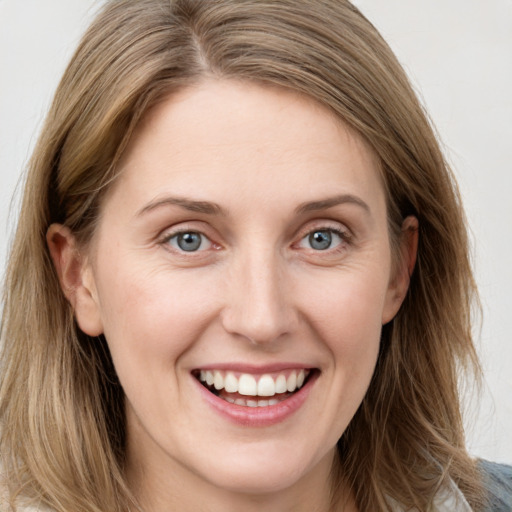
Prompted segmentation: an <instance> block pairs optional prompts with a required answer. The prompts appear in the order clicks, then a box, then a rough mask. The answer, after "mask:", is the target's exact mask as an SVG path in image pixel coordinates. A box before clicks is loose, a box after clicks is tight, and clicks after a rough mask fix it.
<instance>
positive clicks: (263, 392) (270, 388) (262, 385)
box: [258, 375, 276, 396]
mask: <svg viewBox="0 0 512 512" xmlns="http://www.w3.org/2000/svg"><path fill="white" fill-rule="evenodd" d="M275 394H276V383H275V382H274V379H273V378H272V377H271V376H270V375H263V376H261V377H260V380H259V381H258V396H274V395H275Z"/></svg>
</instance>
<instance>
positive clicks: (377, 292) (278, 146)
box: [74, 80, 407, 493]
mask: <svg viewBox="0 0 512 512" xmlns="http://www.w3.org/2000/svg"><path fill="white" fill-rule="evenodd" d="M403 274H404V272H401V273H400V274H398V275H393V274H392V255H391V252H390V241H389V235H388V229H387V218H386V201H385V195H384V189H383V185H382V183H381V179H380V177H379V172H378V164H377V161H376V159H375V157H374V155H373V153H372V152H371V151H370V149H369V147H368V146H367V145H366V144H365V143H364V142H363V141H362V140H361V138H360V137H358V136H357V135H356V134H355V133H354V132H352V131H351V130H349V129H348V128H347V127H345V126H344V125H343V124H341V123H340V122H339V120H336V119H335V118H334V116H332V115H331V114H330V113H329V112H328V111H327V110H326V109H324V108H323V107H321V106H319V105H318V104H316V103H314V102H312V101H311V100H308V99H305V98H304V97H301V96H299V95H297V94H294V93H292V92H289V91H284V90H281V89H277V88H270V87H266V86H260V85H251V84H247V83H239V82H233V81H213V80H212V81H205V82H203V83H202V84H200V85H199V86H197V87H194V88H188V89H187V90H184V91H182V92H180V93H178V94H175V95H174V96H172V97H171V98H170V99H168V100H167V101H165V102H164V103H162V104H160V105H159V106H157V107H156V108H155V109H154V110H153V111H152V112H151V113H150V114H149V115H148V116H147V118H146V119H145V120H144V122H143V123H142V125H141V126H140V128H139V129H138V131H137V133H136V134H135V137H134V138H133V140H132V142H131V144H130V146H129V148H128V151H127V153H126V155H125V157H124V159H123V161H122V162H121V172H120V178H119V180H118V181H117V182H116V183H115V184H114V185H113V187H112V189H111V190H110V191H109V193H108V196H107V198H106V200H105V203H104V207H103V211H102V215H101V218H100V222H99V226H98V229H97V232H96V234H95V236H94V238H93V240H92V242H91V245H90V247H89V254H88V257H87V259H86V262H85V263H83V264H82V268H81V272H80V279H81V284H80V286H79V287H78V288H79V289H78V291H77V292H76V294H77V295H76V297H77V298H75V300H74V304H75V308H76V314H77V319H78V322H79V324H80V326H81V327H82V329H83V330H84V331H85V332H88V333H89V334H91V335H97V334H98V333H100V332H103V333H104V334H105V337H106V339H107V341H108V345H109V347H110V350H111V353H112V358H113V361H114V364H115V368H116V370H117V373H118V375H119V379H120V381H121V384H122V386H123V389H124V391H125V394H126V417H127V430H128V461H129V462H128V463H129V467H132V469H133V468H143V471H141V472H140V474H141V475H142V474H144V475H159V476H158V478H160V479H165V476H162V475H170V478H171V479H173V480H176V479H177V478H178V480H179V481H180V482H182V483H181V485H184V486H185V483H183V482H186V481H190V482H192V481H195V485H196V486H197V485H199V484H200V483H203V484H205V485H210V486H213V487H214V488H222V489H227V490H233V491H238V492H244V493H266V492H272V491H279V490H284V489H290V488H293V487H294V486H299V485H303V484H304V482H311V481H314V479H315V478H320V479H322V478H323V479H324V480H323V481H324V482H325V479H326V478H327V474H328V472H329V469H330V467H331V464H332V461H333V458H334V456H335V455H334V454H335V446H336V442H337V441H338V439H339V438H340V436H341V435H342V434H343V432H344V430H345V429H346V427H347V425H348V423H349V422H350V420H351V418H352V417H353V415H354V413H355V412H356V410H357V408H358V407H359V405H360V403H361V401H362V399H363V397H364V395H365V392H366V390H367V388H368V385H369V382H370V379H371V377H372V373H373V371H374V367H375V363H376V359H377V353H378V349H379V339H380V334H381V327H382V325H383V324H384V323H386V322H388V321H389V320H390V319H391V318H392V317H393V316H394V315H395V313H396V311H397V309H398V308H399V305H400V302H401V299H402V297H403V295H404V293H405V289H406V286H407V282H406V281H407V279H405V278H404V277H403ZM205 380H206V381H207V382H204V381H205ZM212 381H213V384H212ZM302 381H304V382H302ZM209 384H210V385H209ZM215 388H218V389H215ZM236 390H238V391H236ZM134 473H137V470H134ZM187 478H188V479H189V480H187ZM320 481H322V480H320ZM196 488H197V489H199V487H196Z"/></svg>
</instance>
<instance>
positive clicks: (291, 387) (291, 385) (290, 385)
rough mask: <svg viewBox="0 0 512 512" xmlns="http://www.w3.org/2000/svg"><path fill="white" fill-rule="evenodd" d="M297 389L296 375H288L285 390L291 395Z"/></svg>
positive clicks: (293, 373)
mask: <svg viewBox="0 0 512 512" xmlns="http://www.w3.org/2000/svg"><path fill="white" fill-rule="evenodd" d="M296 387H297V374H296V373H295V372H292V373H290V375H289V376H288V379H287V380H286V388H287V389H288V391H289V392H290V393H291V392H292V391H295V388H296Z"/></svg>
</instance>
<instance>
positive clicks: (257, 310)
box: [224, 247, 296, 344]
mask: <svg viewBox="0 0 512 512" xmlns="http://www.w3.org/2000/svg"><path fill="white" fill-rule="evenodd" d="M234 267H235V268H233V269H232V270H233V273H232V275H231V277H230V281H231V282H230V283H229V284H228V287H227V288H228V289H229V292H228V297H227V304H226V309H225V312H224V313H225V314H224V327H225V329H226V330H227V331H229V332H231V333H232V334H237V335H240V336H242V337H244V338H247V339H249V340H250V341H251V342H253V343H257V344H265V343H271V342H273V341H275V340H276V339H278V338H279V337H281V336H282V335H284V334H287V333H290V332H291V331H292V330H293V327H294V324H295V321H296V315H295V312H294V310H293V305H292V300H291V297H290V294H289V285H288V282H287V281H288V275H287V272H286V268H284V267H285V265H283V261H282V259H281V258H280V257H279V255H278V254H277V253H276V251H274V250H273V249H272V248H270V247H266V248H265V249H260V250H248V251H244V255H243V257H240V258H239V259H238V261H237V262H236V264H235V265H234Z"/></svg>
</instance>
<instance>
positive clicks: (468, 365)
mask: <svg viewBox="0 0 512 512" xmlns="http://www.w3.org/2000/svg"><path fill="white" fill-rule="evenodd" d="M208 76H215V77H222V78H226V79H230V78H233V79H237V80H247V81H257V82H259V83H262V84H273V85H277V86H280V87H284V88H288V89H290V90H294V91H298V92H300V93H303V94H305V95H307V96H309V97H312V98H314V99H315V100H316V101H318V102H320V103H322V104H323V105H325V106H327V107H328V108H329V109H330V110H331V111H332V112H333V113H334V114H335V115H337V116H338V117H339V118H341V119H342V120H343V121H344V122H345V123H347V124H348V125H349V126H351V127H352V128H353V129H355V130H356V131H357V132H359V133H360V134H361V135H362V136H363V137H364V138H365V139H366V140H367V141H368V143H369V144H370V145H371V146H372V148H373V150H374V151H375V153H376V155H377V156H378V158H379V160H380V167H381V171H382V176H383V180H384V183H385V187H386V192H387V199H388V214H389V226H390V234H391V239H392V240H396V239H397V237H398V236H399V233H400V227H401V223H402V220H403V219H404V218H405V217H406V216H407V215H411V214H412V215H415V216H417V218H418V219H419V225H420V228H419V229H420V233H419V249H418V260H417V265H416V269H415V271H414V273H413V275H412V278H411V285H410V290H409V293H408V295H407V297H406V299H405V302H404V304H403V306H402V308H401V310H400V312H399V313H398V315H397V317H396V318H395V319H394V320H393V321H392V322H391V323H390V324H388V325H386V326H384V328H383V332H382V342H381V350H380V356H379V360H378V363H377V368H376V371H375V374H374V377H373V380H372V382H371V385H370V388H369V390H368V393H367V395H366V397H365V399H364V401H363V403H362V404H361V406H360V408H359V410H358V411H357V413H356V415H355V417H354V418H353V420H352V422H351V424H350V425H349V427H348V429H347V431H346V432H345V433H344V435H343V437H342V438H341V439H340V441H339V453H340V457H339V461H340V462H339V468H338V469H339V471H340V472H341V474H343V478H344V481H346V482H348V483H349V484H350V486H351V487H352V489H353V491H354V493H355V496H356V501H357V504H358V506H359V509H360V510H361V511H372V512H373V511H377V510H389V498H392V499H394V500H396V501H398V502H400V503H401V504H402V505H404V506H405V507H416V508H417V509H418V510H420V511H427V510H430V508H431V507H432V503H433V498H434V496H435V495H436V493H437V492H438V491H439V489H442V488H444V487H445V486H446V485H448V482H449V481H453V482H455V484H456V485H457V486H458V487H459V488H460V489H461V490H462V492H463V493H464V495H465V496H466V499H467V500H468V501H469V503H470V504H471V505H472V506H473V507H474V508H475V509H478V508H479V505H480V503H481V492H480V484H479V478H478V474H477V470H476V467H475V464H474V462H473V461H472V459H471V458H470V457H469V456H468V454H467V452H466V449H465V445H464V436H463V426H462V422H461V414H460V403H459V395H458V386H457V384H458V377H459V373H460V372H461V370H468V369H473V370H475V371H476V373H477V374H478V362H477V359H476V355H475V351H474V347H473V344H472V340H471V325H470V320H471V319H470V313H471V306H472V304H473V300H474V298H475V287H474V282H473V278H472V273H471V267H470V261H469V258H468V240H467V233H466V227H465V219H464V214H463V211H462V207H461V204H460V198H459V195H458V192H457V188H456V185H455V183H454V180H453V177H452V174H451V173H450V170H449V169H448V166H447V164H446V162H445V160H444V158H443V155H442V153H441V151H440V149H439V145H438V142H437V141H436V137H435V134H434V132H433V130H432V128H431V125H430V123H429V121H428V119H427V117H426V115H425V113H424V112H423V109H422V107H421V105H420V104H419V102H418V100H417V98H416V96H415V94H414V92H413V90H412V89H411V86H410V85H409V82H408V79H407V77H406V76H405V74H404V71H403V70H402V68H401V66H400V65H399V64H398V62H397V60H396V58H395V56H394V55H393V53H392V52H391V50H390V49H389V47H388V46H387V44H386V43H385V42H384V41H383V39H382V38H381V37H380V35H379V34H378V32H377V31H376V30H375V28H374V27H373V26H372V25H371V24H370V22H369V21H368V20H366V19H365V18H364V16H363V15H362V14H361V13H360V12H359V11H358V10H357V9H356V8H355V7H354V6H353V5H351V4H350V3H349V2H348V1H344V0H208V1H204V0H203V1H199V0H115V1H110V2H108V3H107V4H106V6H105V7H104V9H103V10H102V12H101V13H100V14H99V16H98V17H97V18H96V20H95V21H94V23H93V24H92V26H91V27H90V28H89V30H88V31H87V33H86V34H85V36H84V38H83V40H82V42H81V43H80V46H79V48H78V50H77V51H76V53H75V55H74V57H73V58H72V61H71V63H70V65H69V67H68V69H67V71H66V72H65V75H64V77H63V79H62V81H61V83H60V85H59V88H58V90H57V92H56V95H55V99H54V102H53V105H52V107H51V110H50V112H49V114H48V117H47V119H46V123H45V125H44V127H43V129H42V132H41V136H40V139H39V141H38V144H37V147H36V149H35V151H34V154H33V157H32V159H31V162H30V165H29V171H28V177H27V181H26V187H25V194H24V199H23V204H22V208H21V213H20V217H19V222H18V228H17V231H16V235H15V239H14V244H13V247H12V250H11V254H10V259H9V264H8V269H7V274H6V282H5V291H4V309H3V318H2V327H1V338H2V342H3V354H2V380H1V387H0V418H1V425H2V434H1V440H0V457H1V459H2V464H3V472H4V473H5V475H6V478H5V480H6V484H7V486H8V488H9V490H10V493H11V500H12V502H13V503H14V501H15V499H16V496H17V495H18V494H19V495H23V496H25V497H27V498H29V499H31V498H33V499H37V500H41V501H42V502H43V503H46V504H47V505H49V506H51V507H52V508H53V509H54V510H56V511H59V512H64V511H69V510H80V511H82V510H83V511H90V512H93V511H94V512H100V511H105V510H109V511H112V512H114V511H122V510H126V509H127V508H128V507H129V506H130V504H132V505H133V500H132V498H131V496H130V492H129V489H128V487H127V485H126V482H125V479H124V475H123V461H124V441H125V424H124V409H123V392H122V389H121V387H120V385H119V382H118V380H117V377H116V374H115V371H114V368H113V367H112V362H111V359H110V356H109V353H108V348H107V346H106V342H105V340H104V339H103V338H102V337H100V338H99V339H92V338H90V337H88V336H86V335H85V334H84V333H83V332H81V331H80V330H79V329H78V327H77V325H76V323H75V322H74V319H73V311H72V308H71V306H70V304H69V303H68V302H67V301H66V299H65V298H64V296H63V293H62V291H61V289H60V286H59V283H58V279H57V276H56V273H55V271H54V268H53V266H52V264H51V261H50V257H49V253H48V249H47V247H46V241H45V233H46V231H47V229H48V227H49V225H50V224H51V223H53V222H60V223H63V224H65V225H66V226H68V227H69V228H70V229H71V230H72V231H73V232H74V233H75V234H76V236H77V237H78V239H79V240H80V241H81V242H83V243H86V242H87V240H89V238H90V237H91V235H92V233H93V232H94V229H95V223H96V221H97V219H98V215H99V212H100V208H101V202H102V197H103V196H104V194H105V191H106V190H108V187H109V185H110V184H111V183H112V181H113V180H115V178H116V172H117V165H116V164H117V162H118V161H119V158H120V157H121V155H122V153H123V150H124V148H125V147H126V145H127V143H128V141H129V140H130V136H131V135H132V133H133V131H134V129H135V127H136V126H137V123H138V122H139V120H140V119H141V117H142V116H143V115H144V113H145V112H147V110H148V109H149V108H150V107H152V106H153V105H155V104H156V103H158V102H159V101H161V100H162V99H164V98H165V97H168V96H169V95H170V94H172V93H173V92H174V91H176V90H178V89H180V88H183V87H186V86H187V85H190V84H193V83H195V82H198V81H200V80H202V79H204V78H205V77H208Z"/></svg>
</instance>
